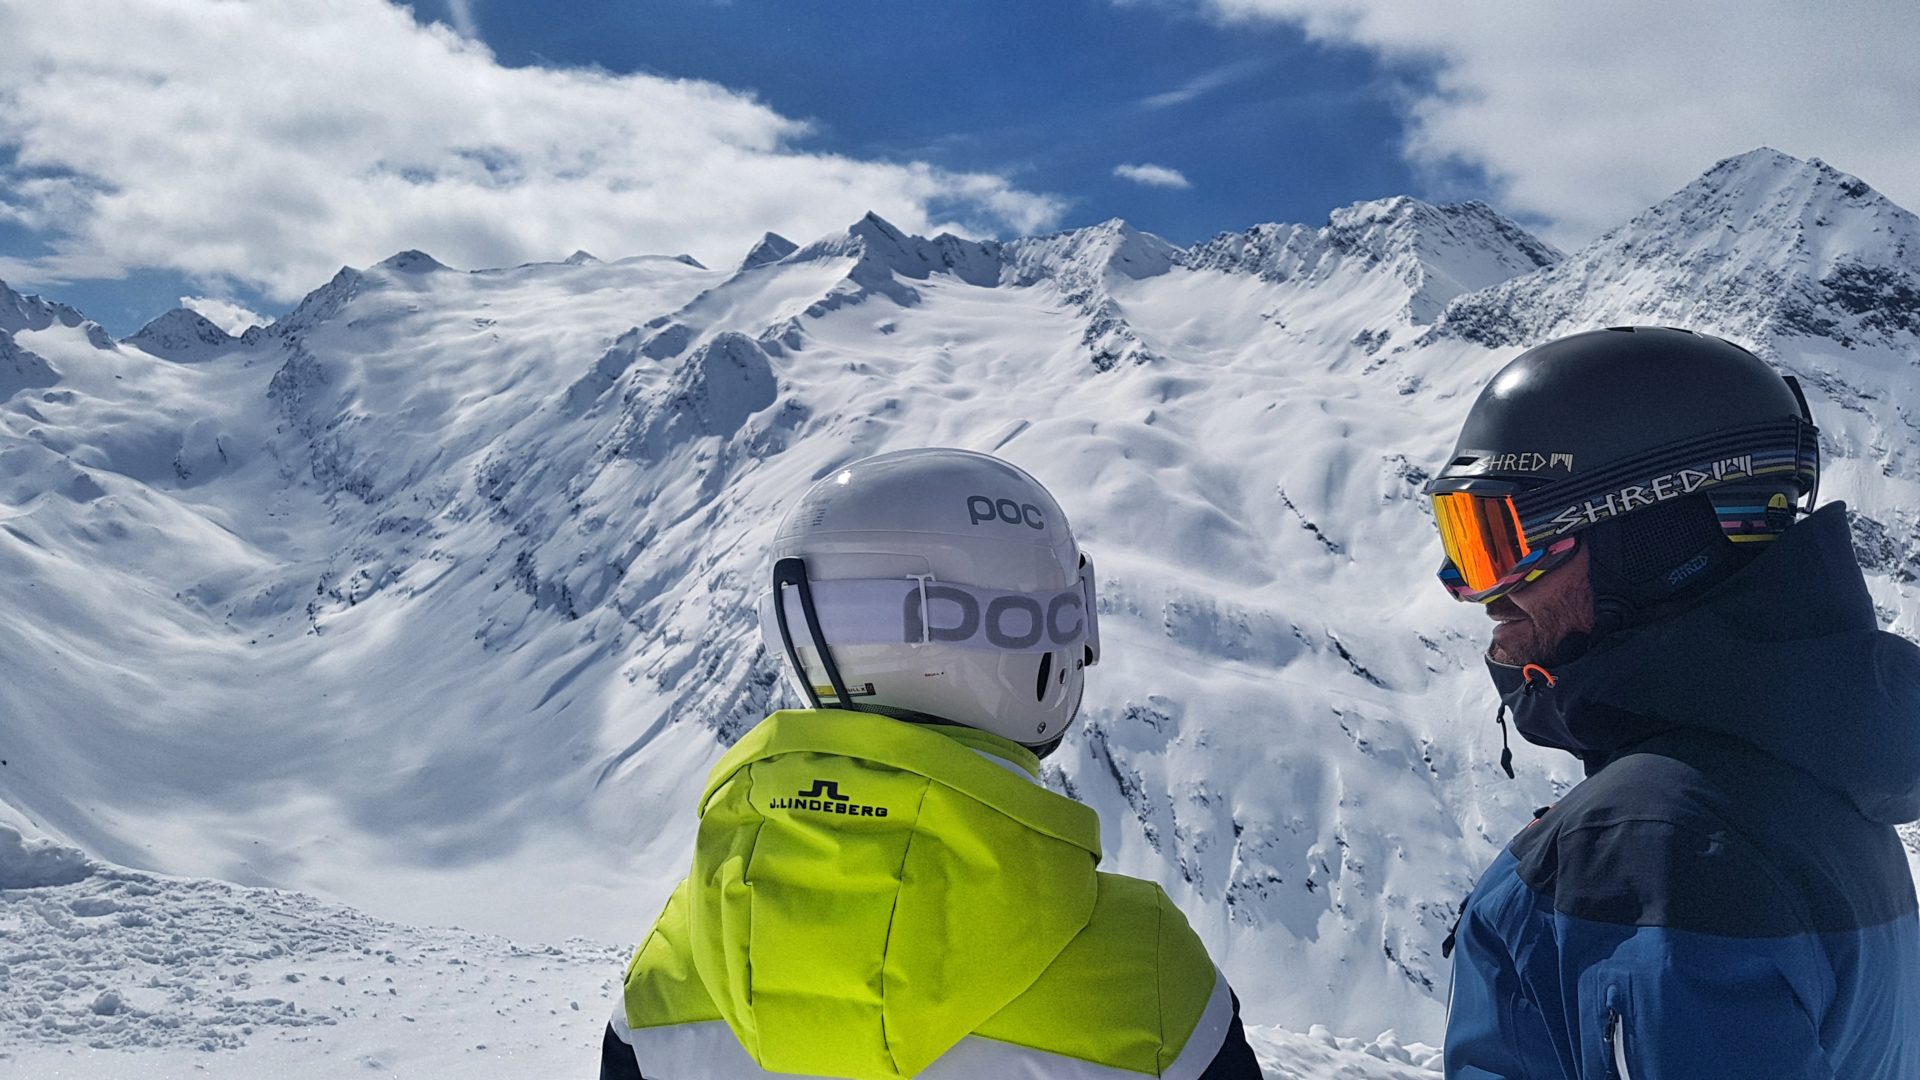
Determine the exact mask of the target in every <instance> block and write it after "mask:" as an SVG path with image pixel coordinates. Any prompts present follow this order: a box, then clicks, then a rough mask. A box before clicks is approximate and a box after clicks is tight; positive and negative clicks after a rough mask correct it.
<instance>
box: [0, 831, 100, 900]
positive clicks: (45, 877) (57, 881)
mask: <svg viewBox="0 0 1920 1080" xmlns="http://www.w3.org/2000/svg"><path fill="white" fill-rule="evenodd" d="M92 873H93V862H92V860H90V859H88V858H87V857H86V855H85V854H84V853H82V852H81V851H80V850H79V849H78V848H70V847H67V846H65V845H63V844H56V843H54V842H53V841H52V840H29V839H27V838H26V837H24V836H21V835H20V833H19V832H18V831H17V830H15V829H10V828H8V827H7V826H5V825H0V889H38V888H41V887H43V886H47V885H71V884H73V883H74V882H76V881H81V880H83V879H85V878H86V877H87V876H88V875H90V874H92Z"/></svg>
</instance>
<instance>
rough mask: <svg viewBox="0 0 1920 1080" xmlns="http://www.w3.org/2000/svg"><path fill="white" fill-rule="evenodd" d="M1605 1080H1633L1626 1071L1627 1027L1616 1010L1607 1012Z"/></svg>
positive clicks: (1631, 1075) (1630, 1074)
mask: <svg viewBox="0 0 1920 1080" xmlns="http://www.w3.org/2000/svg"><path fill="white" fill-rule="evenodd" d="M1606 1047H1607V1080H1633V1074H1632V1073H1629V1072H1628V1071H1627V1025H1626V1020H1625V1019H1624V1018H1623V1017H1621V1015H1620V1011H1619V1010H1618V1009H1608V1010H1607V1036H1606Z"/></svg>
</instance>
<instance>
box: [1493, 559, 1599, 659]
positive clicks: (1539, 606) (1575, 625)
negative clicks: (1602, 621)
mask: <svg viewBox="0 0 1920 1080" xmlns="http://www.w3.org/2000/svg"><path fill="white" fill-rule="evenodd" d="M1542 580H1543V581H1544V580H1545V579H1544V578H1543V579H1542ZM1529 599H1530V600H1531V599H1532V598H1529ZM1528 607H1529V608H1531V610H1528V609H1526V608H1522V607H1521V606H1520V605H1519V604H1517V603H1515V602H1514V601H1513V598H1512V597H1510V596H1503V597H1501V598H1500V599H1498V600H1495V601H1494V602H1493V603H1491V604H1488V605H1487V614H1488V615H1490V616H1492V617H1494V618H1496V619H1504V618H1507V617H1510V616H1514V617H1518V619H1517V621H1513V622H1503V623H1502V625H1501V626H1500V627H1499V628H1497V629H1496V637H1495V638H1494V640H1493V642H1492V643H1491V644H1489V645H1488V646H1487V655H1488V656H1489V657H1490V658H1492V659H1493V661H1494V662H1495V663H1499V664H1511V665H1513V666H1515V667H1518V666H1520V665H1523V664H1545V663H1547V662H1548V661H1549V660H1551V659H1552V658H1553V655H1554V653H1555V651H1556V650H1558V649H1559V647H1560V646H1561V644H1562V643H1563V642H1565V641H1566V640H1567V639H1568V638H1569V637H1571V636H1573V635H1574V634H1579V633H1585V632H1586V631H1588V630H1591V629H1593V590H1592V589H1591V588H1589V587H1588V586H1587V584H1586V580H1585V575H1584V574H1582V575H1580V581H1579V585H1578V587H1573V588H1564V589H1556V590H1551V591H1546V590H1543V591H1542V593H1541V595H1540V596H1539V602H1538V603H1530V604H1529V605H1528Z"/></svg>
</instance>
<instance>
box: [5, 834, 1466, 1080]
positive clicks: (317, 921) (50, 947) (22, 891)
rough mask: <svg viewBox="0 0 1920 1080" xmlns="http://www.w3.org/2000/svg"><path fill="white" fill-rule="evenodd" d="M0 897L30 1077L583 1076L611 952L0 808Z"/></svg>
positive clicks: (1377, 1069)
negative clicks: (537, 941) (116, 840)
mask: <svg viewBox="0 0 1920 1080" xmlns="http://www.w3.org/2000/svg"><path fill="white" fill-rule="evenodd" d="M0 900H4V905H0V932H4V940H5V941H6V943H7V952H6V956H5V960H4V967H0V973H3V974H4V976H5V977H6V979H7V980H8V983H7V986H8V992H7V994H6V995H5V996H4V997H3V998H0V1074H4V1075H8V1076H32V1077H35V1078H37V1080H59V1078H63V1077H70V1078H76V1080H78V1078H86V1080H115V1078H129V1080H131V1078H138V1080H166V1078H171V1077H233V1078H236V1080H238V1078H253V1077H260V1076H273V1077H279V1078H286V1080H302V1078H307V1077H314V1078H318V1077H335V1076H342V1075H355V1076H397V1077H407V1078H409V1080H433V1078H438V1077H445V1078H447V1080H472V1078H473V1077H495V1076H524V1077H558V1076H586V1075H591V1074H592V1072H593V1070H594V1068H595V1062H596V1060H597V1058H598V1054H599V1044H600V1031H601V1026H602V1025H603V1024H604V1022H605V1017H606V1016H607V1014H608V1013H609V1011H610V1010H611V1009H612V1008H613V1005H612V1002H613V1000H614V998H615V995H617V993H618V976H619V973H620V970H621V967H622V964H623V961H624V960H625V959H626V953H625V952H624V951H623V950H620V949H616V948H611V947H608V946H605V945H599V944H594V943H591V942H587V941H584V940H579V939H575V940H572V941H568V942H566V943H565V944H562V945H541V946H531V947H529V946H522V945H517V944H515V943H513V942H511V941H508V940H506V939H504V938H499V937H492V936H489V935H484V934H473V933H467V932H465V931H460V930H432V929H421V928H417V927H410V926H402V925H398V924H395V923H391V922H386V921H383V920H379V919H373V918H369V917H367V916H366V915H364V914H361V913H360V912H357V911H354V910H352V909H351V908H344V907H339V906H337V905H332V904H326V903H323V902H321V901H318V900H315V899H313V898H312V897H309V896H304V895H301V894H299V893H289V892H281V891H278V890H272V889H249V888H245V887H242V886H236V885H231V884H227V883H225V882H218V881H208V880H203V879H202V880H195V879H187V878H167V877H160V876H157V875H153V874H144V873H139V872H135V871H129V870H124V869H120V868H116V867H111V866H104V865H101V864H98V863H95V862H93V861H91V860H89V859H87V858H86V857H85V856H84V855H82V854H81V853H80V852H78V851H76V850H74V849H72V848H63V847H60V846H58V845H54V844H51V843H49V842H47V841H45V840H23V839H22V837H21V835H20V834H19V833H18V832H17V831H15V830H13V829H10V828H7V827H4V826H0ZM1249 1035H1250V1037H1251V1039H1252V1041H1253V1043H1254V1046H1255V1048H1256V1052H1257V1053H1258V1054H1259V1055H1260V1057H1261V1060H1262V1063H1263V1065H1264V1066H1265V1071H1266V1074H1267V1076H1269V1077H1272V1078H1275V1080H1282V1078H1290V1077H1293V1078H1301V1080H1305V1078H1308V1077H1313V1078H1325V1077H1351V1078H1354V1080H1414V1078H1420V1077H1432V1076H1434V1075H1437V1073H1436V1072H1435V1070H1436V1069H1437V1066H1438V1053H1437V1051H1435V1050H1434V1049H1433V1048H1431V1047H1427V1046H1423V1045H1421V1044H1418V1043H1411V1044H1406V1045H1402V1044H1401V1043H1400V1041H1399V1040H1398V1039H1397V1038H1395V1037H1394V1036H1392V1035H1388V1036H1386V1037H1383V1038H1379V1039H1374V1040H1371V1041H1364V1042H1363V1041H1361V1040H1357V1039H1339V1038H1335V1037H1334V1036H1332V1035H1331V1034H1330V1033H1328V1032H1326V1031H1325V1030H1324V1029H1316V1030H1314V1031H1311V1032H1308V1033H1306V1034H1296V1033H1292V1032H1287V1031H1283V1030H1280V1029H1274V1028H1255V1029H1252V1030H1251V1031H1250V1032H1249Z"/></svg>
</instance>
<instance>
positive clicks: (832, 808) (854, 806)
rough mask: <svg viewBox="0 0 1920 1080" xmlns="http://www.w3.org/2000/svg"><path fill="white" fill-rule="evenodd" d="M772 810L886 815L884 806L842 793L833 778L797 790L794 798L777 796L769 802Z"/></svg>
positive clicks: (844, 814)
mask: <svg viewBox="0 0 1920 1080" xmlns="http://www.w3.org/2000/svg"><path fill="white" fill-rule="evenodd" d="M767 807H768V809H771V810H787V811H794V810H807V811H811V812H812V813H816V814H839V815H842V816H844V817H886V816H887V808H886V807H884V806H867V805H865V804H863V803H857V802H854V801H853V796H851V795H842V794H840V785H839V784H837V783H835V782H834V781H832V780H815V781H814V782H813V787H811V788H808V789H807V790H806V791H802V792H797V793H796V794H795V795H794V796H793V797H792V798H789V799H781V798H776V799H774V800H772V801H771V802H769V803H768V804H767Z"/></svg>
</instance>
